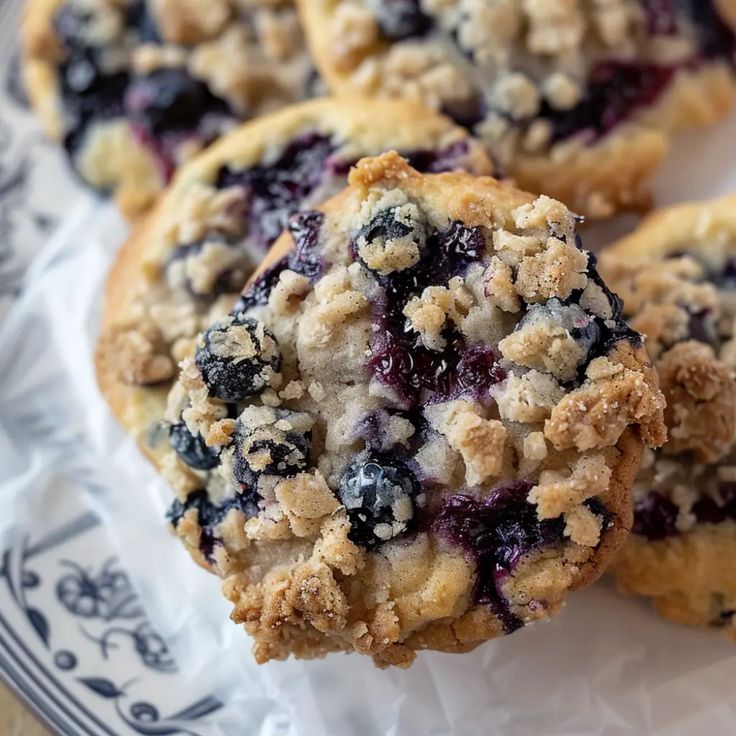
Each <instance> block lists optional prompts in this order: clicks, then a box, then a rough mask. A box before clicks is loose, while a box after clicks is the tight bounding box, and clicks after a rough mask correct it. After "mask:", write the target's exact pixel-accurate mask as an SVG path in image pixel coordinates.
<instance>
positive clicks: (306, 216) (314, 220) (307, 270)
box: [289, 211, 324, 281]
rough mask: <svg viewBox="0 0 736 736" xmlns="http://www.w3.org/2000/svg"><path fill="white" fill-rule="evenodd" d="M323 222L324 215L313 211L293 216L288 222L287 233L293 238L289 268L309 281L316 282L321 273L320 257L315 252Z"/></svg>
mask: <svg viewBox="0 0 736 736" xmlns="http://www.w3.org/2000/svg"><path fill="white" fill-rule="evenodd" d="M323 220H324V215H323V214H322V213H321V212H315V211H308V212H302V213H300V214H298V215H293V216H292V217H291V219H290V220H289V232H290V233H291V236H292V237H293V238H294V250H293V251H292V253H291V254H290V255H289V268H290V269H291V270H292V271H294V272H296V273H298V274H301V275H302V276H306V277H307V278H308V279H309V280H310V281H316V279H317V277H318V276H319V274H320V273H321V271H322V257H321V255H320V254H319V253H318V252H317V244H318V238H319V231H320V228H321V227H322V222H323Z"/></svg>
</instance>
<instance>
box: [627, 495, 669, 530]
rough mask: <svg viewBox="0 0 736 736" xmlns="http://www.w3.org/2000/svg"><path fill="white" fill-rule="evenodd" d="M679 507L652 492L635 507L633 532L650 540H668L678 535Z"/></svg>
mask: <svg viewBox="0 0 736 736" xmlns="http://www.w3.org/2000/svg"><path fill="white" fill-rule="evenodd" d="M677 516H678V509H677V506H676V505H675V504H674V503H673V502H672V501H670V499H669V498H667V497H666V496H663V495H662V494H661V493H657V492H656V491H651V492H650V493H647V495H646V496H645V497H644V498H643V499H641V500H640V501H637V503H636V505H635V506H634V526H633V527H632V529H631V531H632V532H633V533H634V534H638V535H639V536H642V537H646V538H647V539H649V540H652V541H656V540H659V539H667V537H673V536H675V535H676V534H677V526H676V522H677Z"/></svg>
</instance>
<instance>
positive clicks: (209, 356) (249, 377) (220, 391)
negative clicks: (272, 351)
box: [195, 314, 281, 402]
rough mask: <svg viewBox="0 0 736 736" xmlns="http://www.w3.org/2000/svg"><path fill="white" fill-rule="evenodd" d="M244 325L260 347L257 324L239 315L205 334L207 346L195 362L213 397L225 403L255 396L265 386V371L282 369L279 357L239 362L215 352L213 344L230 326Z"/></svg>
mask: <svg viewBox="0 0 736 736" xmlns="http://www.w3.org/2000/svg"><path fill="white" fill-rule="evenodd" d="M238 325H242V326H244V327H245V328H246V329H247V330H248V332H249V333H250V335H251V338H252V340H253V342H254V343H255V344H256V345H257V346H259V347H260V342H259V339H258V336H257V334H256V331H257V328H258V322H257V321H256V320H254V319H252V318H250V317H245V316H244V315H242V314H237V315H235V316H234V317H233V321H232V324H225V323H219V322H218V323H217V324H215V325H213V326H212V327H210V328H209V330H207V332H205V333H204V336H203V340H204V344H203V345H202V346H200V347H198V348H197V352H196V354H195V361H196V363H197V367H198V368H199V370H200V371H201V372H202V378H203V379H204V382H205V383H206V384H207V388H208V389H209V392H210V394H211V395H212V396H214V397H215V398H218V399H221V400H222V401H229V402H237V401H242V400H243V399H244V398H245V397H246V396H252V395H253V394H255V393H258V392H259V391H261V390H262V389H263V388H264V387H265V379H264V376H263V371H264V369H265V368H266V367H267V366H269V365H270V367H271V368H272V369H273V370H274V371H278V370H279V368H280V367H281V358H280V356H278V355H277V356H275V357H273V358H271V359H270V360H266V359H264V358H263V357H262V356H260V355H256V356H254V357H252V358H247V359H236V358H234V357H223V356H218V355H216V354H215V353H214V352H213V350H212V342H213V340H214V339H217V338H218V337H219V336H220V335H222V334H224V333H226V332H227V330H228V329H229V328H231V327H235V326H238ZM265 332H266V334H267V335H268V336H269V337H271V338H272V339H273V340H274V342H275V340H276V338H274V337H273V335H272V334H271V333H270V332H269V331H268V330H266V331H265Z"/></svg>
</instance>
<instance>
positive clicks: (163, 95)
mask: <svg viewBox="0 0 736 736" xmlns="http://www.w3.org/2000/svg"><path fill="white" fill-rule="evenodd" d="M125 109H126V111H127V113H128V115H129V116H130V118H131V119H132V120H133V121H135V122H136V123H138V124H140V125H143V126H144V127H145V128H147V129H148V130H150V131H151V132H152V133H153V134H154V135H156V136H160V135H162V134H164V133H167V132H170V131H172V130H188V129H192V130H195V129H196V128H197V126H198V124H199V122H200V121H201V119H202V117H203V116H204V115H205V114H206V113H208V112H224V111H225V105H224V103H223V102H222V101H221V100H218V99H217V98H216V97H215V96H214V95H213V94H212V93H211V92H210V90H209V88H208V87H207V85H206V84H205V83H204V82H202V81H201V80H199V79H194V77H192V76H191V75H190V74H189V73H188V72H187V71H186V69H183V68H176V67H175V68H168V67H162V68H160V69H156V70H154V71H153V72H151V73H150V74H146V75H145V76H142V77H138V78H136V79H134V80H133V81H132V82H131V85H130V87H129V88H128V91H127V93H126V96H125Z"/></svg>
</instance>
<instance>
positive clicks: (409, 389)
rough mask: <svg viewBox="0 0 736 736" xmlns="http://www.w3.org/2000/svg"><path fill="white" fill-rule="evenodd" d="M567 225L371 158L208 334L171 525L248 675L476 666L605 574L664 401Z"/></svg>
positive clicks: (185, 406)
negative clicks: (256, 667)
mask: <svg viewBox="0 0 736 736" xmlns="http://www.w3.org/2000/svg"><path fill="white" fill-rule="evenodd" d="M575 226H576V219H575V217H574V216H573V215H572V214H571V213H570V211H569V210H568V209H567V208H566V207H565V206H564V205H562V204H560V203H559V202H556V201H554V200H552V199H549V198H547V197H540V198H539V199H535V198H534V197H533V196H531V195H527V194H524V193H522V192H520V191H518V190H516V189H514V188H513V187H511V186H510V185H506V184H500V183H498V182H496V181H495V180H493V179H491V178H489V177H473V176H469V175H467V174H463V173H445V174H428V175H422V174H419V173H417V172H416V171H415V170H414V169H412V168H410V167H409V166H408V165H407V163H406V162H405V160H404V159H402V158H401V157H400V156H399V155H398V154H396V153H387V154H384V155H383V156H381V157H379V158H375V159H363V160H362V161H361V162H360V163H359V164H358V166H357V168H356V169H353V171H352V172H351V174H350V186H349V187H348V188H347V189H346V190H344V191H343V192H342V193H340V194H339V195H337V196H336V197H334V198H333V199H331V200H329V201H328V202H327V203H326V204H324V205H323V206H321V207H320V208H319V209H316V210H312V211H305V212H302V213H300V214H299V215H296V216H294V217H293V218H292V220H291V221H290V224H289V230H288V232H285V233H284V234H283V235H282V236H281V237H280V239H279V240H277V241H276V243H275V245H274V247H273V249H272V250H271V252H270V254H269V256H268V258H267V259H266V261H265V262H264V264H263V265H262V267H261V268H260V269H259V271H258V272H257V276H256V277H255V278H254V279H253V280H252V281H251V283H250V285H249V287H248V288H246V290H245V291H244V293H243V296H242V298H241V300H240V301H239V302H238V303H237V304H236V305H235V307H234V308H233V310H232V312H231V313H230V314H229V315H228V316H227V317H225V318H223V319H220V320H217V321H215V322H214V323H213V324H212V325H211V326H210V327H209V328H208V329H207V330H206V331H205V332H204V333H203V334H202V335H201V336H200V337H199V339H198V340H197V345H196V351H195V354H194V356H193V357H192V358H189V359H186V360H184V361H183V362H182V364H181V374H180V377H179V379H178V381H177V383H176V384H175V386H174V388H173V389H172V391H171V394H170V396H169V405H168V408H167V419H168V421H169V423H170V426H171V427H172V430H173V434H172V450H171V451H170V452H169V454H168V455H167V456H166V457H165V458H163V462H162V467H163V472H164V475H165V477H166V478H167V480H168V481H169V482H170V484H171V486H172V488H174V489H175V492H176V495H177V500H176V501H175V503H174V504H173V506H172V508H171V512H170V519H171V523H172V525H173V527H174V528H175V530H176V532H177V534H178V535H179V537H181V539H182V540H183V541H184V543H185V544H186V546H187V547H188V548H189V550H190V552H191V553H192V555H193V556H194V558H195V559H196V560H197V561H198V562H199V563H200V564H202V565H204V566H205V567H208V568H210V569H212V570H213V571H215V572H216V573H218V574H219V575H221V576H222V577H223V578H224V590H225V593H226V595H227V596H228V598H229V599H230V600H231V601H232V603H233V604H234V611H233V614H232V618H233V620H234V621H236V622H240V623H244V624H245V628H246V630H247V631H248V632H249V633H250V634H251V635H252V636H253V637H254V639H255V644H254V653H255V656H256V658H257V660H258V661H260V662H263V661H266V660H269V659H281V658H284V657H286V656H288V655H289V654H293V655H295V656H298V657H316V656H321V655H324V654H325V653H327V652H330V651H336V650H345V651H358V652H361V653H363V654H368V655H370V656H372V657H373V658H374V660H375V661H376V663H377V664H379V665H389V664H395V665H402V666H406V665H408V664H410V663H411V662H412V660H413V659H414V657H415V651H416V650H419V649H439V650H443V651H466V650H469V649H472V648H473V647H475V646H476V645H478V644H479V643H481V642H482V641H485V640H487V639H490V638H493V637H496V636H499V635H501V634H504V633H511V632H513V631H515V630H517V629H519V628H520V627H522V626H524V625H525V624H527V623H531V622H533V621H536V620H540V619H545V618H547V617H549V616H551V615H553V614H554V613H556V612H557V611H558V610H559V609H560V607H561V605H562V603H563V600H564V598H565V596H566V594H567V592H568V591H569V590H571V589H574V588H578V587H580V586H582V585H585V584H587V583H589V582H591V581H592V580H594V579H595V578H596V577H597V576H598V575H599V574H600V573H601V571H602V569H603V567H604V566H605V565H606V563H607V561H608V559H609V557H610V556H611V555H612V554H613V552H614V551H615V550H616V549H617V548H618V547H619V545H620V544H621V542H622V541H623V539H624V537H625V535H626V530H627V529H628V528H629V526H630V524H631V497H630V485H631V483H632V482H633V479H634V476H635V474H636V471H637V469H638V467H639V462H640V459H641V455H642V452H643V447H644V445H645V444H655V445H656V444H658V443H661V441H662V440H663V431H664V425H663V422H662V407H663V399H662V397H661V394H660V393H659V391H658V390H657V388H656V376H655V374H654V372H653V370H652V368H651V366H650V364H649V363H648V362H647V358H646V354H645V352H644V349H643V348H642V345H641V340H640V337H639V335H638V334H637V333H635V332H633V331H632V330H631V329H630V328H629V327H628V326H627V325H626V323H625V322H624V321H623V320H622V319H621V318H620V316H619V307H620V305H619V301H618V299H617V298H616V297H615V296H613V294H612V293H611V292H610V291H608V289H607V288H606V286H605V284H604V283H603V281H601V279H600V278H599V277H598V274H597V272H596V269H595V261H594V259H593V257H592V256H591V255H590V254H588V253H586V252H585V251H583V250H581V249H580V247H579V242H578V239H577V236H576V234H575Z"/></svg>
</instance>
